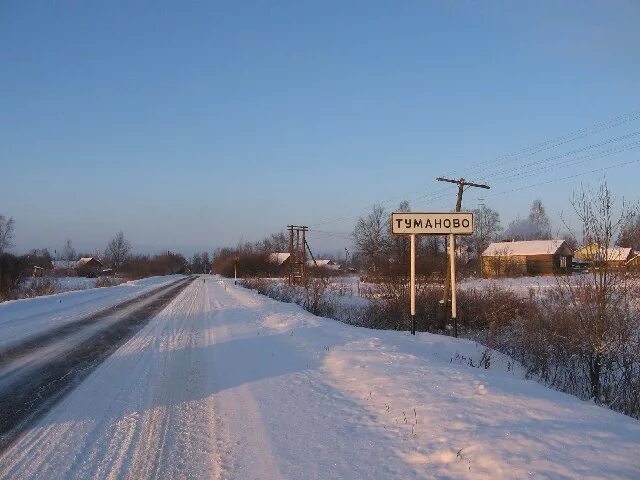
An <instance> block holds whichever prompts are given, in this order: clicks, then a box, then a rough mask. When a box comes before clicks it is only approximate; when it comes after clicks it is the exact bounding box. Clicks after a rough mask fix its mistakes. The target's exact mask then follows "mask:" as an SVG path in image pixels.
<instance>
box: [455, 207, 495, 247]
mask: <svg viewBox="0 0 640 480" xmlns="http://www.w3.org/2000/svg"><path fill="white" fill-rule="evenodd" d="M473 214H474V218H475V228H474V231H473V235H470V236H468V237H462V243H463V244H466V245H468V246H469V247H471V249H472V250H473V251H474V252H475V253H476V254H477V255H478V258H479V257H480V255H481V254H482V252H483V251H484V250H485V249H486V248H487V247H488V246H489V244H490V243H491V242H493V241H495V240H497V239H498V236H499V234H500V232H501V231H502V225H501V223H500V214H499V213H498V212H497V211H495V210H494V209H492V208H490V207H484V206H483V207H482V208H479V209H476V210H474V211H473Z"/></svg>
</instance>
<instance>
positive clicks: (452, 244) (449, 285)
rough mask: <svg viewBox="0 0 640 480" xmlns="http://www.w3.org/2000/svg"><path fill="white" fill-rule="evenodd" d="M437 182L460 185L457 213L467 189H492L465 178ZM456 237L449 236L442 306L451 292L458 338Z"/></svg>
mask: <svg viewBox="0 0 640 480" xmlns="http://www.w3.org/2000/svg"><path fill="white" fill-rule="evenodd" d="M436 180H437V181H439V182H448V183H455V184H456V185H458V196H457V198H456V212H459V211H460V210H461V209H462V194H463V193H464V191H465V187H467V188H468V187H477V188H487V189H488V188H491V187H490V186H489V185H486V184H483V183H473V182H467V181H466V180H465V179H464V178H460V179H458V180H455V179H452V178H444V177H438V178H436ZM455 256H456V236H455V235H449V266H450V268H447V273H446V279H445V281H444V295H443V297H442V304H443V305H444V307H445V308H446V306H447V304H448V303H449V292H451V297H452V298H451V307H452V308H451V318H452V320H453V336H454V337H457V336H458V320H457V312H456V301H455V289H454V285H453V282H455V279H454V278H453V277H452V275H453V274H454V273H453V272H454V270H453V267H452V265H453V262H455V261H456V258H455Z"/></svg>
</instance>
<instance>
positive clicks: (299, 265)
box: [287, 225, 309, 285]
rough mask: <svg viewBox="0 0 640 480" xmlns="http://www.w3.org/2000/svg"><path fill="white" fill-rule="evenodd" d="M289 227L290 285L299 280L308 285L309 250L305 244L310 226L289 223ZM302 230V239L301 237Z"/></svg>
mask: <svg viewBox="0 0 640 480" xmlns="http://www.w3.org/2000/svg"><path fill="white" fill-rule="evenodd" d="M287 229H288V230H289V285H294V284H296V283H298V282H299V283H302V284H303V285H306V283H307V276H306V273H307V272H306V260H307V252H306V250H305V245H306V243H307V240H306V232H307V230H309V228H308V227H305V226H301V225H287ZM294 232H295V235H294ZM300 232H302V239H300ZM294 237H295V242H294Z"/></svg>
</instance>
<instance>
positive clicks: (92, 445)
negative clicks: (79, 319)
mask: <svg viewBox="0 0 640 480" xmlns="http://www.w3.org/2000/svg"><path fill="white" fill-rule="evenodd" d="M205 278H206V281H204V280H205ZM481 355H482V350H481V349H480V348H479V347H477V346H476V345H475V344H473V343H472V342H468V341H464V340H454V339H451V338H448V337H441V336H435V335H429V334H419V335H417V336H416V337H411V336H410V335H408V334H406V333H404V332H388V331H373V330H367V329H362V328H355V327H351V326H347V325H344V324H340V323H338V322H335V321H332V320H327V319H322V318H318V317H314V316H312V315H310V314H309V313H306V312H304V311H302V310H301V309H300V308H299V307H297V306H295V305H289V304H282V303H279V302H275V301H273V300H270V299H267V298H265V297H262V296H259V295H257V294H255V293H253V292H251V291H248V290H244V289H242V288H239V287H234V286H233V285H232V284H228V283H226V282H224V281H222V280H219V279H216V278H214V277H203V278H202V279H199V280H196V281H195V282H193V283H192V284H191V285H189V286H188V287H187V288H186V289H185V290H184V291H183V292H182V293H181V294H180V295H178V296H177V297H176V298H175V299H174V300H173V301H172V302H171V303H170V304H169V305H168V307H167V308H165V309H164V310H163V311H162V312H161V313H160V314H159V315H157V316H156V317H155V318H154V319H153V320H152V321H150V322H149V323H148V324H147V325H146V326H145V327H144V328H143V329H142V330H141V331H140V332H138V334H137V335H136V336H134V337H133V338H132V339H131V340H130V341H129V342H127V343H126V344H125V345H123V346H122V347H121V348H120V349H118V350H117V351H116V352H115V353H114V354H113V355H111V356H110V357H109V358H108V359H107V360H106V361H105V362H104V363H103V364H102V365H100V367H98V368H97V369H96V370H95V371H94V372H93V373H92V374H91V375H89V376H88V377H87V378H86V379H85V380H84V381H83V382H82V383H81V384H80V385H79V386H78V387H77V388H76V389H75V390H73V391H72V392H70V393H69V394H68V395H67V396H66V397H65V398H64V399H63V400H62V401H61V402H60V403H58V404H57V405H56V406H55V407H54V408H53V409H52V410H51V411H50V412H49V413H48V414H47V415H45V416H44V417H42V418H41V420H40V421H39V423H38V424H37V425H35V426H34V427H33V428H32V429H31V430H30V431H28V432H27V433H26V434H25V435H24V436H23V437H22V438H21V439H19V441H18V442H16V443H15V444H14V445H13V446H12V447H10V448H9V449H8V450H6V451H5V452H4V453H3V454H2V456H1V457H0V476H2V477H3V478H47V479H49V478H96V479H103V478H131V479H134V478H135V479H140V478H234V479H276V478H288V479H314V478H318V479H393V478H402V479H407V478H639V477H640V457H639V456H638V455H637V452H638V448H639V447H640V422H638V421H636V420H633V419H631V418H628V417H625V416H623V415H620V414H617V413H614V412H611V411H609V410H606V409H603V408H600V407H597V406H594V405H592V404H589V403H585V402H581V401H579V400H577V399H575V398H573V397H570V396H568V395H564V394H561V393H558V392H555V391H551V390H549V389H546V388H545V387H543V386H541V385H538V384H537V383H534V382H531V381H524V380H522V379H521V372H520V371H519V369H518V367H517V365H515V366H514V365H512V364H511V362H509V360H508V359H505V358H494V359H493V361H492V368H491V369H490V370H484V369H478V368H474V367H471V366H469V362H468V359H469V358H470V357H472V358H473V359H474V360H476V361H477V360H478V359H479V358H480V356H481Z"/></svg>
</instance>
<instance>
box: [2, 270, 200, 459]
mask: <svg viewBox="0 0 640 480" xmlns="http://www.w3.org/2000/svg"><path fill="white" fill-rule="evenodd" d="M193 280H194V278H193V277H191V278H188V279H184V280H180V281H178V282H177V283H174V284H171V285H170V286H165V287H162V288H161V289H158V290H155V291H154V293H153V294H143V295H142V296H141V297H138V298H137V299H136V300H137V301H138V302H143V305H142V306H140V307H139V308H136V309H134V310H133V311H132V312H131V313H128V314H126V315H125V316H124V317H123V318H121V319H118V320H117V321H116V322H115V323H111V324H109V325H108V328H103V329H102V330H99V331H97V332H96V333H94V334H93V335H92V336H90V337H89V338H87V339H85V340H83V341H82V342H81V343H79V344H78V345H77V346H76V347H75V348H72V349H70V350H67V351H64V352H62V354H61V355H59V356H56V357H55V358H53V359H51V360H50V361H48V362H45V363H42V364H40V365H35V366H32V367H31V368H29V369H28V371H27V372H25V373H21V372H18V374H17V378H16V379H15V380H11V378H8V379H7V378H5V380H7V381H6V382H5V386H4V387H3V390H2V391H0V452H2V451H4V450H5V449H6V448H7V447H8V446H9V445H11V444H12V443H13V442H14V441H15V440H16V439H17V438H18V437H19V436H20V434H21V433H22V432H23V431H24V430H25V429H27V428H28V427H29V425H31V424H32V423H33V422H34V421H35V420H36V419H38V418H40V417H41V416H42V415H43V414H44V413H46V412H47V411H48V410H49V409H50V408H51V407H52V406H53V405H55V404H56V403H57V402H58V401H59V400H60V399H61V398H62V397H63V396H64V395H65V394H66V393H68V392H69V391H70V390H71V389H73V388H74V387H75V386H77V385H78V384H79V383H80V382H81V381H82V380H83V379H84V378H86V376H87V375H89V374H90V373H91V372H92V371H93V370H94V369H95V368H96V367H97V366H98V365H99V364H100V363H101V362H102V361H104V360H105V359H106V358H107V357H108V356H109V355H111V354H112V353H113V352H114V351H115V350H116V349H117V348H118V347H120V346H121V345H122V344H124V343H125V342H126V341H127V340H128V339H129V338H131V337H132V336H133V335H134V334H135V333H136V332H138V331H139V330H140V329H141V328H142V327H143V326H144V325H145V324H146V323H147V322H148V321H149V320H150V319H151V318H153V317H154V316H155V315H156V314H157V313H158V312H159V311H160V310H161V309H162V308H164V307H165V306H166V305H167V304H168V303H169V302H170V301H171V300H172V299H173V298H175V297H176V296H177V295H178V294H179V293H180V292H181V291H182V290H184V289H185V288H186V287H187V286H188V285H189V284H190V283H191V282H192V281H193ZM154 295H155V296H154ZM146 300H149V301H148V302H146V303H145V301H146ZM123 305H126V306H123ZM134 305H135V302H133V301H127V302H124V304H120V305H119V306H120V308H119V309H115V310H114V308H115V307H112V308H109V309H107V310H108V311H109V312H110V313H111V315H114V314H116V313H117V312H118V311H121V310H122V309H126V308H130V307H133V306H134ZM108 317H109V314H108V313H107V314H106V316H105V315H104V314H103V315H99V314H98V315H91V316H90V317H88V318H86V319H83V320H81V321H80V322H82V323H80V322H75V323H74V325H75V327H76V329H77V328H78V326H79V325H80V326H84V327H85V328H86V327H87V325H89V324H91V323H93V322H96V321H97V320H98V319H103V318H108ZM56 331H57V332H58V335H57V336H54V338H53V340H52V342H54V343H55V342H59V341H60V340H64V339H66V338H67V337H69V336H70V335H72V332H70V331H69V330H68V329H67V326H65V327H63V328H61V329H57V330H56ZM41 337H42V336H41ZM28 343H31V344H32V345H41V346H40V349H43V348H46V346H48V345H50V344H51V342H45V341H44V339H43V338H39V339H32V340H30V341H29V342H28ZM36 348H37V347H36ZM28 352H31V350H29V349H17V348H15V349H13V353H12V354H7V355H6V356H5V357H4V358H3V359H2V360H0V361H5V362H6V358H9V357H12V358H13V360H14V361H15V360H16V359H18V358H20V357H21V356H22V355H25V354H27V353H28ZM2 365H6V363H4V364H0V366H2ZM5 377H6V376H5ZM0 378H1V377H0Z"/></svg>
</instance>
